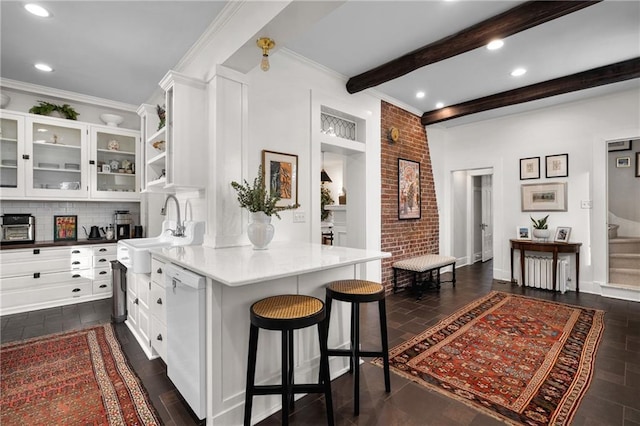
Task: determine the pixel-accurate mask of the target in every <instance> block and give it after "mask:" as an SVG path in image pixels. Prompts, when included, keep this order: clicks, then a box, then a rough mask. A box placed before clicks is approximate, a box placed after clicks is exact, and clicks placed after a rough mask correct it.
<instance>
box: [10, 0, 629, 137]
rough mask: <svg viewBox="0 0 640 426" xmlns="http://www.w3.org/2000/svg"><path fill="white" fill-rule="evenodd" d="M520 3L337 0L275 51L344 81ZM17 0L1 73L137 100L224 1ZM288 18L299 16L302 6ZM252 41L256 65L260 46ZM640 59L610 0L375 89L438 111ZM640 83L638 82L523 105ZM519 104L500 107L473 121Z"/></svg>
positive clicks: (416, 108)
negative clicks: (45, 68) (38, 9)
mask: <svg viewBox="0 0 640 426" xmlns="http://www.w3.org/2000/svg"><path fill="white" fill-rule="evenodd" d="M313 3H315V2H309V3H308V4H309V7H312V4H313ZM520 3H522V2H521V1H462V0H460V1H347V2H344V3H341V2H338V3H335V2H334V3H332V5H331V6H330V7H327V8H325V9H323V10H326V11H325V12H323V13H326V15H325V16H324V17H322V18H321V19H319V20H317V21H316V22H315V23H313V24H312V25H297V26H295V28H296V31H295V32H293V33H292V32H290V33H289V34H288V35H287V37H286V38H285V39H284V40H276V42H277V43H278V48H282V47H285V48H287V49H289V50H291V51H294V52H296V53H298V54H300V55H302V56H304V57H306V58H308V59H310V60H312V61H314V62H317V63H319V64H321V65H323V66H325V67H327V68H330V69H332V70H334V71H336V72H337V73H339V74H342V75H343V76H345V77H346V78H348V77H353V76H354V75H357V74H359V73H362V72H364V71H367V70H368V69H370V68H373V67H375V66H377V65H381V64H382V63H384V62H387V61H389V60H392V59H394V58H397V57H399V56H401V55H403V54H405V53H408V52H410V51H412V50H415V49H417V48H419V47H422V46H424V45H427V44H429V43H432V42H434V41H437V40H439V39H441V38H444V37H445V36H448V35H451V34H453V33H455V32H457V31H460V30H462V29H464V28H466V27H468V26H471V25H473V24H475V23H477V22H480V21H482V20H484V19H487V18H489V17H491V16H494V15H497V14H499V13H501V12H504V11H506V10H508V9H510V8H513V7H515V6H516V5H518V4H520ZM22 4H23V2H18V1H8V2H7V1H2V2H1V3H0V13H1V22H0V23H1V35H2V40H1V50H2V51H1V58H0V60H1V63H0V64H1V70H0V71H1V77H3V78H8V79H12V80H18V81H23V82H28V83H34V84H38V85H42V86H47V87H52V88H57V89H63V90H67V91H73V92H78V93H83V94H88V95H92V96H98V97H102V98H106V99H110V100H115V101H120V102H125V103H129V104H133V105H137V104H140V103H142V102H144V101H146V100H148V98H149V97H150V96H151V95H152V94H153V91H154V90H156V88H157V82H158V81H159V80H160V79H161V78H162V76H163V75H164V74H165V72H166V71H167V70H169V69H171V68H172V67H174V66H175V65H176V64H177V63H178V62H179V61H180V59H181V58H182V57H183V56H184V54H185V53H186V52H187V50H188V49H189V48H190V47H191V46H192V45H193V44H194V43H195V42H196V41H197V39H198V38H199V36H200V35H201V34H202V33H203V32H204V31H205V30H206V29H207V27H208V25H209V24H210V23H211V22H212V20H213V19H214V18H215V16H216V15H217V14H218V13H219V12H220V11H221V10H222V9H223V8H224V6H225V5H226V2H223V1H204V2H197V1H186V2H172V1H139V2H138V1H126V2H124V1H71V2H70V1H55V2H51V1H49V2H40V4H43V5H45V6H46V7H47V8H49V9H50V10H51V12H52V13H53V16H52V17H51V18H46V19H42V18H36V17H34V16H31V15H29V14H28V13H27V12H26V11H24V9H23V8H22ZM316 5H317V3H316ZM298 7H304V3H302V6H300V5H298ZM290 15H291V16H292V17H293V19H295V16H297V13H291V14H290ZM278 24H279V25H284V23H282V22H279V23H278ZM291 27H292V28H293V27H294V25H291ZM248 42H251V41H250V40H249V41H248ZM249 45H250V43H249ZM255 49H256V60H255V63H256V66H257V64H258V61H259V51H258V50H257V48H255ZM275 54H277V52H276V53H275ZM638 56H640V2H638V1H616V0H606V1H604V2H602V3H598V4H596V5H593V6H590V7H587V8H585V9H582V10H580V11H578V12H575V13H572V14H570V15H567V16H564V17H561V18H558V19H556V20H554V21H551V22H548V23H546V24H543V25H540V26H537V27H534V28H532V29H529V30H527V31H524V32H521V33H518V34H515V35H513V36H511V37H509V38H507V39H505V46H504V47H503V48H502V49H500V50H498V51H488V50H487V49H485V48H479V49H475V50H473V51H471V52H468V53H465V54H462V55H459V56H456V57H453V58H450V59H447V60H444V61H441V62H439V63H435V64H432V65H429V66H427V67H424V68H422V69H419V70H416V71H414V72H412V73H410V74H408V75H406V76H404V77H401V78H398V79H396V80H393V81H390V82H387V83H384V84H381V85H379V86H377V87H376V88H375V90H376V91H378V92H380V93H382V94H383V95H384V96H386V97H390V98H393V99H396V100H398V101H400V102H401V103H402V104H404V105H405V106H406V107H408V108H409V109H410V110H412V111H413V112H416V113H422V112H425V111H430V110H433V109H435V103H436V102H444V103H445V104H446V105H451V104H455V103H459V102H463V101H467V100H471V99H475V98H478V97H482V96H486V95H490V94H493V93H498V92H502V91H505V90H510V89H514V88H517V87H521V86H526V85H529V84H533V83H537V82H541V81H545V80H549V79H552V78H556V77H560V76H563V75H568V74H573V73H576V72H580V71H585V70H588V69H591V68H596V67H599V66H602V65H608V64H611V63H615V62H619V61H622V60H626V59H631V58H634V57H638ZM35 61H43V62H48V63H50V64H51V65H52V66H53V67H54V68H55V72H54V73H50V74H43V73H41V72H38V71H37V70H35V69H34V68H33V62H35ZM517 66H521V67H525V68H527V70H528V72H527V73H526V74H525V75H524V76H522V77H520V78H514V77H511V76H510V75H509V73H510V72H511V70H512V69H513V68H515V67H517ZM639 86H640V82H639V79H635V80H632V81H630V82H626V83H617V84H614V85H610V86H605V87H600V88H597V89H590V90H586V91H582V92H580V93H574V94H571V95H562V96H556V97H554V98H550V99H546V100H543V101H536V102H533V103H530V104H528V105H527V106H525V107H527V108H530V107H539V106H546V105H550V104H553V103H557V102H559V101H565V100H567V99H571V100H573V99H576V98H579V97H583V96H590V95H593V94H602V93H606V92H608V91H614V90H621V89H622V88H628V87H639ZM418 90H422V91H425V92H426V96H425V98H423V99H416V97H415V93H416V92H417V91H418ZM522 108H523V106H519V107H510V108H502V109H500V110H497V111H493V112H490V113H481V114H476V115H475V116H474V117H475V118H476V119H477V118H478V117H485V116H490V115H496V114H504V113H510V112H513V111H518V110H522ZM471 119H474V118H471ZM461 120H462V119H458V120H454V122H456V123H458V124H459V123H461V122H463V121H461ZM466 120H469V118H466Z"/></svg>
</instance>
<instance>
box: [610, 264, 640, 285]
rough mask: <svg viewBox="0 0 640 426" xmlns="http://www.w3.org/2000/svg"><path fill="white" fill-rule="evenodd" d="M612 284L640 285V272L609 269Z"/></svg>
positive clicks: (636, 270)
mask: <svg viewBox="0 0 640 426" xmlns="http://www.w3.org/2000/svg"><path fill="white" fill-rule="evenodd" d="M609 283H610V284H626V285H636V286H637V285H640V270H638V269H627V268H609Z"/></svg>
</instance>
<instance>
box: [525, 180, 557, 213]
mask: <svg viewBox="0 0 640 426" xmlns="http://www.w3.org/2000/svg"><path fill="white" fill-rule="evenodd" d="M520 195H521V202H522V211H523V212H547V211H559V212H566V211H567V183H566V182H560V183H534V184H526V185H521V194H520Z"/></svg>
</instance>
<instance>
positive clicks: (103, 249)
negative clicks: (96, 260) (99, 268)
mask: <svg viewBox="0 0 640 426" xmlns="http://www.w3.org/2000/svg"><path fill="white" fill-rule="evenodd" d="M98 251H99V252H101V253H104V252H105V251H107V249H106V248H101V249H100V250H98Z"/></svg>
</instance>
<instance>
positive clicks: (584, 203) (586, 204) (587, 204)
mask: <svg viewBox="0 0 640 426" xmlns="http://www.w3.org/2000/svg"><path fill="white" fill-rule="evenodd" d="M580 208H582V209H590V208H591V200H583V201H580Z"/></svg>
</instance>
